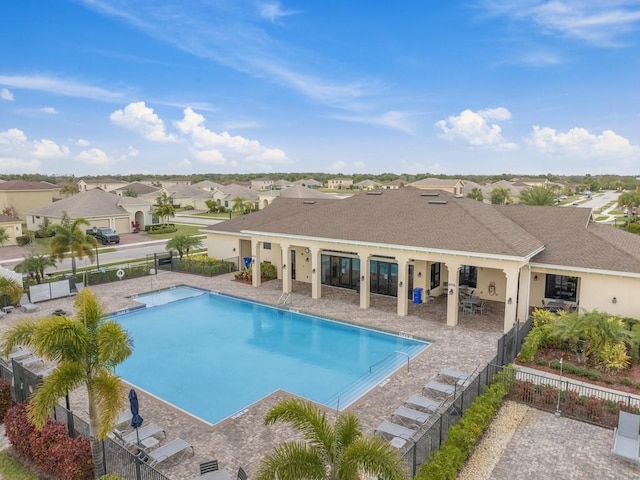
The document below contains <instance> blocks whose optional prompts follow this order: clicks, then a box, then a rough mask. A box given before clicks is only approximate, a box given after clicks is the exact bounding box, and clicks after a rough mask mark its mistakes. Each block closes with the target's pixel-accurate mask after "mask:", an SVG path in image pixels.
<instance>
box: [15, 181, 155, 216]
mask: <svg viewBox="0 0 640 480" xmlns="http://www.w3.org/2000/svg"><path fill="white" fill-rule="evenodd" d="M120 202H125V203H133V202H135V203H136V204H145V205H148V204H146V202H144V201H142V200H139V199H137V198H132V197H119V196H118V195H116V194H115V193H109V192H105V191H104V190H101V189H99V188H93V189H91V190H87V191H86V192H81V193H79V194H78V195H74V196H72V197H69V198H65V199H62V200H59V201H57V202H53V203H50V204H48V205H44V206H42V207H38V208H36V209H34V210H31V211H30V212H27V214H28V215H40V216H43V217H44V216H51V217H61V216H62V213H63V212H67V215H69V217H71V218H79V217H85V218H91V217H98V216H105V215H129V213H128V212H127V211H126V210H125V209H124V208H122V207H121V206H120V205H119V204H120Z"/></svg>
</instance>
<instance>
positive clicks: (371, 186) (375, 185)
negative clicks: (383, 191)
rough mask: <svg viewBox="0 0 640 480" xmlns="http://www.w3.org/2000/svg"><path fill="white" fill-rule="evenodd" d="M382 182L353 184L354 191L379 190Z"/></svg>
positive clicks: (372, 181)
mask: <svg viewBox="0 0 640 480" xmlns="http://www.w3.org/2000/svg"><path fill="white" fill-rule="evenodd" d="M381 187H382V182H376V181H375V180H368V179H367V180H362V181H361V182H357V183H354V184H353V189H354V190H373V189H374V188H381Z"/></svg>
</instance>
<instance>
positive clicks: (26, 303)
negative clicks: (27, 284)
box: [20, 292, 38, 313]
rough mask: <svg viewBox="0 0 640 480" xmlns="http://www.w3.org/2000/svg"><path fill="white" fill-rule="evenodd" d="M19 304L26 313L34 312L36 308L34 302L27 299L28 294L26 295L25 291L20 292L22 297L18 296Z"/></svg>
mask: <svg viewBox="0 0 640 480" xmlns="http://www.w3.org/2000/svg"><path fill="white" fill-rule="evenodd" d="M20 306H21V307H22V311H23V312H27V313H31V312H35V311H36V310H38V307H37V306H36V305H35V304H33V303H31V300H29V295H27V293H26V292H25V293H23V294H22V297H20Z"/></svg>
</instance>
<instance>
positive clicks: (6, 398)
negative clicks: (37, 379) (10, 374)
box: [0, 378, 13, 423]
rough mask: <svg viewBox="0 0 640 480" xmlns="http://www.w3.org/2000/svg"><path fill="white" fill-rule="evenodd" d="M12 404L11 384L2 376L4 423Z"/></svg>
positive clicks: (0, 391)
mask: <svg viewBox="0 0 640 480" xmlns="http://www.w3.org/2000/svg"><path fill="white" fill-rule="evenodd" d="M12 405H13V399H12V398H11V385H9V384H8V383H7V382H5V381H4V380H3V379H1V378H0V422H2V423H4V416H5V415H6V414H7V411H8V410H9V409H10V408H11V407H12Z"/></svg>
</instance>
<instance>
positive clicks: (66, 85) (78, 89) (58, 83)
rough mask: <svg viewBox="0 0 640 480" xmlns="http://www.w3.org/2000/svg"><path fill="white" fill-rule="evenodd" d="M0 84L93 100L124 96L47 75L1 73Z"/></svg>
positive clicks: (115, 98) (108, 99) (112, 99)
mask: <svg viewBox="0 0 640 480" xmlns="http://www.w3.org/2000/svg"><path fill="white" fill-rule="evenodd" d="M0 85H7V86H9V87H14V88H22V89H26V90H38V91H41V92H47V93H53V94H56V95H63V96H66V97H79V98H90V99H93V100H104V101H115V100H119V99H121V98H122V96H123V95H122V93H119V92H113V91H110V90H107V89H104V88H101V87H94V86H93V85H86V84H83V83H80V82H76V81H75V80H66V79H60V78H55V77H48V76H45V75H34V76H31V77H29V76H21V75H0Z"/></svg>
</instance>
